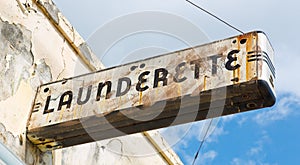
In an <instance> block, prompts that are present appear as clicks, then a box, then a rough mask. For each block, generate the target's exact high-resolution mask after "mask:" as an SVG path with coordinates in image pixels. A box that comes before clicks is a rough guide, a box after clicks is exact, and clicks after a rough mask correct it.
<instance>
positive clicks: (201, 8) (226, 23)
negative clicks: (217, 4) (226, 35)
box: [185, 0, 244, 34]
mask: <svg viewBox="0 0 300 165" xmlns="http://www.w3.org/2000/svg"><path fill="white" fill-rule="evenodd" d="M185 1H186V2H188V3H190V4H191V5H193V6H195V7H196V8H198V9H200V10H202V11H204V12H205V13H207V14H208V15H210V16H212V17H214V18H216V19H217V20H219V21H221V22H222V23H224V24H225V25H227V26H229V27H230V28H232V29H234V30H236V31H238V32H240V33H242V34H244V32H243V31H241V30H239V29H238V28H236V27H234V26H233V25H231V24H230V23H228V22H226V21H224V20H223V19H221V18H220V17H218V16H216V15H215V14H213V13H211V12H209V11H207V10H205V9H204V8H203V7H200V6H199V5H197V4H195V3H193V2H191V1H189V0H185Z"/></svg>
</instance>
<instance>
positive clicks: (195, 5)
mask: <svg viewBox="0 0 300 165" xmlns="http://www.w3.org/2000/svg"><path fill="white" fill-rule="evenodd" d="M185 1H186V2H188V3H189V4H191V5H193V6H194V7H196V8H198V9H199V10H201V11H203V12H205V13H207V14H208V15H210V16H212V17H214V18H215V19H217V20H218V21H220V22H222V23H224V24H225V25H227V26H228V27H230V28H232V29H234V30H236V31H238V32H239V33H241V34H245V33H244V32H243V31H242V30H240V29H238V28H236V27H235V26H233V25H231V24H230V23H228V22H227V21H225V20H223V19H221V18H220V17H218V16H216V15H215V14H213V13H211V12H209V11H208V10H206V9H204V8H203V7H201V6H199V5H197V4H195V3H193V2H192V1H190V0H185ZM212 122H213V119H211V120H210V123H209V125H208V127H207V130H206V131H205V134H204V137H203V140H202V141H201V143H200V146H199V148H198V150H197V152H196V154H195V157H194V160H193V163H192V165H195V162H196V160H197V158H198V156H199V153H200V151H201V148H202V146H203V144H204V142H205V140H206V137H207V135H208V132H209V130H210V127H211V125H212Z"/></svg>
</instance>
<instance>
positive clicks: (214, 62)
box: [208, 55, 222, 75]
mask: <svg viewBox="0 0 300 165" xmlns="http://www.w3.org/2000/svg"><path fill="white" fill-rule="evenodd" d="M221 57H222V55H214V56H210V57H208V59H210V60H212V67H211V72H212V75H216V74H217V72H218V58H221Z"/></svg>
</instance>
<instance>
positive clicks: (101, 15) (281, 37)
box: [55, 0, 300, 165]
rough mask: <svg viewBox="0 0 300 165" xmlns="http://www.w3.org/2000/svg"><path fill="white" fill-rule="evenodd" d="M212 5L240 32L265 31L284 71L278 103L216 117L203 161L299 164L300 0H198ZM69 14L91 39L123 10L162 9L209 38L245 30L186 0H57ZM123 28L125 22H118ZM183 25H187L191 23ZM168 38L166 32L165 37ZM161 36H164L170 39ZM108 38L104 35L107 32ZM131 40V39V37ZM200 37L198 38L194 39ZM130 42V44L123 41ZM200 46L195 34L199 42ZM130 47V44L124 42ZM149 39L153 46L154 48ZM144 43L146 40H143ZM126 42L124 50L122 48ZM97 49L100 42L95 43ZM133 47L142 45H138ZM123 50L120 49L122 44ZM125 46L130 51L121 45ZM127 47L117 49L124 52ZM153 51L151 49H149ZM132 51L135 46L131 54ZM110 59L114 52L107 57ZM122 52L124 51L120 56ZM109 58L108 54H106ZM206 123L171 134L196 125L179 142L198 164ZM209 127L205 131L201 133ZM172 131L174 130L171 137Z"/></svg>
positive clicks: (174, 45) (173, 45)
mask: <svg viewBox="0 0 300 165" xmlns="http://www.w3.org/2000/svg"><path fill="white" fill-rule="evenodd" d="M193 2H195V3H198V4H200V5H201V6H203V7H205V8H206V9H208V10H209V11H211V12H213V13H215V14H217V15H218V16H220V17H222V18H223V19H225V20H227V21H228V22H230V23H232V24H233V25H235V26H237V27H238V28H240V29H241V30H243V31H245V32H248V31H252V30H263V31H264V32H266V33H267V34H268V36H269V39H270V41H271V43H272V45H273V47H274V49H275V56H276V58H275V66H276V72H277V80H276V93H277V103H276V105H275V106H274V107H272V108H266V109H262V110H257V111H252V112H247V113H242V114H238V115H233V116H228V117H224V118H221V119H215V120H214V127H213V128H214V130H213V132H212V133H211V132H210V136H209V137H208V138H207V139H206V141H205V143H204V146H203V148H202V150H201V153H200V155H199V157H198V160H197V162H196V164H232V165H240V164H243V165H244V164H246V165H255V164H258V165H260V164H262V165H273V164H274V165H276V164H297V162H299V161H300V143H299V142H298V141H299V139H300V132H299V131H298V130H299V125H300V120H299V119H300V112H298V109H300V88H299V81H300V75H299V73H298V71H299V70H300V67H299V64H298V63H299V61H300V55H299V52H300V41H299V38H300V33H299V29H300V21H299V18H300V11H299V9H298V7H299V6H300V2H297V1H295V0H285V1H271V0H264V1H259V0H252V1H241V0H224V1H217V0H210V1H207V0H194V1H193ZM55 3H56V4H57V6H58V7H59V8H60V9H61V11H62V12H63V14H64V15H65V16H66V17H67V18H68V19H69V21H70V22H71V23H72V24H73V25H74V27H75V28H76V29H77V31H78V32H79V33H80V34H81V35H82V36H83V37H84V38H85V39H86V40H89V37H90V36H92V34H93V33H94V32H95V31H96V30H97V29H99V28H100V29H101V28H103V27H105V25H107V23H110V22H112V21H113V20H116V18H118V17H120V16H124V15H126V14H130V13H135V12H144V11H160V12H167V13H171V14H174V15H178V16H180V17H182V18H184V19H186V20H188V21H190V22H191V23H192V24H194V25H195V26H196V27H198V28H199V29H201V31H203V32H204V33H205V34H206V35H207V37H208V40H207V39H202V40H201V39H199V44H201V42H205V41H213V40H217V39H224V38H227V37H230V36H234V35H237V34H238V33H237V32H236V31H234V30H232V29H230V28H228V27H227V26H224V25H223V24H222V23H220V22H218V21H216V20H215V19H213V18H211V17H209V16H207V15H206V14H204V13H203V12H200V11H198V10H196V9H195V8H193V7H191V6H190V5H188V4H187V3H185V1H184V0H164V1H159V0H151V1H143V0H128V1H124V0H110V1H105V2H104V1H96V0H90V1H74V0H64V1H58V0H55ZM115 28H116V30H122V27H115ZM180 28H182V29H181V30H182V31H187V32H189V31H188V30H189V29H185V28H184V26H183V27H181V26H180ZM155 35H157V34H153V35H151V33H149V34H146V35H144V36H135V38H131V40H129V42H133V41H134V40H140V39H141V38H146V39H147V40H148V41H149V42H150V41H153V40H155V39H153V40H151V37H155ZM164 37H165V39H167V37H166V36H164ZM164 37H162V36H160V37H159V38H160V39H164ZM104 39H105V38H104ZM172 41H173V42H170V43H169V44H168V45H163V46H162V44H161V43H157V42H156V43H155V42H154V43H152V45H153V44H159V46H160V47H162V48H161V49H158V50H156V49H155V51H157V52H164V51H172V50H178V49H181V48H182V46H183V45H180V43H179V42H177V41H176V40H172ZM124 42H126V41H124ZM195 42H196V41H195ZM120 44H125V43H120ZM193 44H194V40H193ZM125 45H126V44H125ZM152 45H150V46H152ZM139 46H140V47H142V48H144V47H145V46H147V45H139ZM121 47H122V45H121V46H120V47H117V48H121ZM95 49H96V48H95ZM132 49H137V47H133V48H132ZM116 50H119V49H116ZM122 51H123V52H126V51H129V50H122ZM122 51H120V52H114V53H115V54H116V53H119V54H122ZM149 52H151V53H153V52H154V50H153V49H152V50H151V51H149ZM127 53H128V52H127ZM106 58H107V59H106V61H108V62H107V65H113V63H112V64H111V63H109V59H110V58H111V56H107V57H106ZM118 58H120V57H118ZM104 61H105V59H104ZM205 126H207V121H204V122H197V123H194V124H192V125H184V126H181V127H176V128H173V130H169V134H167V135H166V136H167V137H166V138H167V139H169V140H170V141H172V138H170V137H168V135H170V134H171V133H172V137H174V136H176V135H180V134H181V133H182V132H181V131H183V130H184V128H185V127H191V128H190V129H189V130H190V131H189V132H188V133H187V134H186V136H185V137H184V138H183V139H182V140H181V141H180V142H178V143H177V145H174V146H173V149H174V150H175V151H176V153H177V154H178V155H179V156H180V157H181V159H182V161H183V162H184V163H185V164H191V162H192V161H193V160H192V159H193V157H194V154H195V152H196V150H197V148H198V145H199V143H200V141H201V140H202V137H201V136H202V134H201V133H199V132H201V131H202V129H203V128H205ZM202 132H203V131H202ZM170 136H171V135H170Z"/></svg>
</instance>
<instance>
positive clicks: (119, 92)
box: [116, 77, 131, 97]
mask: <svg viewBox="0 0 300 165" xmlns="http://www.w3.org/2000/svg"><path fill="white" fill-rule="evenodd" d="M123 82H126V85H127V86H126V89H125V90H124V91H122V85H123ZM130 87H131V80H130V78H128V77H124V78H120V79H119V81H118V89H117V94H116V97H120V96H123V95H125V94H126V93H127V92H128V91H129V90H130Z"/></svg>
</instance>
